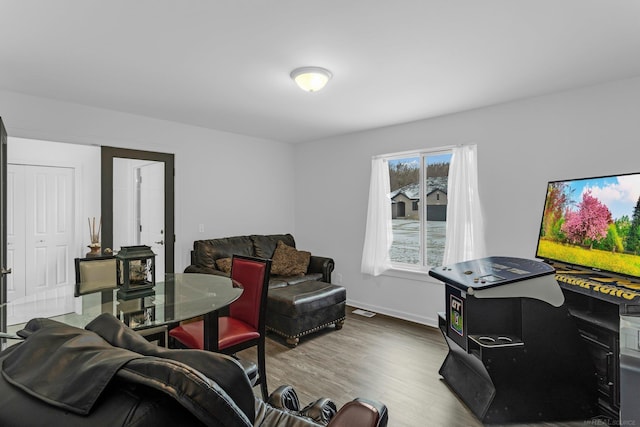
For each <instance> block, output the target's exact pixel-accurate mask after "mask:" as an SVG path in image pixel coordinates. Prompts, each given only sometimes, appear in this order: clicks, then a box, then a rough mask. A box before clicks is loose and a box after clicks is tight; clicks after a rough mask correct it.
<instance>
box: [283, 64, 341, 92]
mask: <svg viewBox="0 0 640 427" xmlns="http://www.w3.org/2000/svg"><path fill="white" fill-rule="evenodd" d="M331 76H332V74H331V71H329V70H327V69H325V68H321V67H302V68H296V69H295V70H293V71H292V72H291V78H292V79H293V80H294V81H295V82H296V84H297V85H298V86H299V87H300V89H302V90H304V91H307V92H317V91H319V90H320V89H322V88H323V87H324V86H325V85H326V84H327V82H328V81H329V79H330V78H331Z"/></svg>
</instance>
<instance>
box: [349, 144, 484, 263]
mask: <svg viewBox="0 0 640 427" xmlns="http://www.w3.org/2000/svg"><path fill="white" fill-rule="evenodd" d="M477 163H478V162H477V146H476V145H458V146H455V147H451V148H442V149H440V150H423V151H417V152H411V153H396V154H389V155H382V156H374V157H373V158H372V159H371V181H370V183H369V203H368V208H367V218H366V229H365V236H364V245H363V248H362V265H361V271H362V273H364V274H370V275H372V276H378V275H380V274H382V273H384V272H385V271H386V270H389V269H391V268H396V269H406V270H415V271H425V270H426V269H427V268H428V267H435V266H439V265H449V264H454V263H456V262H460V261H467V260H471V259H476V258H481V257H483V256H485V255H484V254H485V253H486V249H485V244H484V226H483V219H482V209H481V206H480V196H479V194H478V165H477ZM392 182H393V183H392ZM409 202H411V203H409ZM408 209H410V210H408Z"/></svg>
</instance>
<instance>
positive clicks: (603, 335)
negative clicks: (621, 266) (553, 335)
mask: <svg viewBox="0 0 640 427" xmlns="http://www.w3.org/2000/svg"><path fill="white" fill-rule="evenodd" d="M554 267H555V268H556V275H555V277H556V280H557V281H558V284H559V285H560V288H561V289H562V291H563V293H564V295H565V298H566V301H565V304H566V305H567V307H568V309H569V313H570V314H571V316H572V317H573V318H574V319H575V321H576V325H577V327H578V332H579V334H580V336H581V337H582V339H583V341H584V342H585V343H586V345H587V348H588V350H589V354H590V355H591V357H592V359H593V362H594V366H595V368H596V371H597V372H596V375H597V382H598V408H599V411H600V412H601V413H602V414H603V415H605V416H607V417H608V418H611V419H613V420H620V422H622V421H623V420H634V419H640V409H637V408H638V407H639V406H640V404H639V402H640V399H638V397H637V392H636V389H637V386H638V385H637V384H638V383H639V382H640V374H638V367H640V346H639V345H638V339H639V334H640V283H638V282H634V281H631V280H629V279H628V278H625V277H622V276H615V275H610V274H605V273H603V272H594V271H590V270H580V269H574V268H567V267H566V266H564V265H562V264H554Z"/></svg>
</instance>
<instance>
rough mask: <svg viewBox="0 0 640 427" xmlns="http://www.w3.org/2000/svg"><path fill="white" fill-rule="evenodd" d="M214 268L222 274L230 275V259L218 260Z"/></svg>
mask: <svg viewBox="0 0 640 427" xmlns="http://www.w3.org/2000/svg"><path fill="white" fill-rule="evenodd" d="M216 267H218V270H220V271H222V272H224V273H231V258H218V259H217V260H216Z"/></svg>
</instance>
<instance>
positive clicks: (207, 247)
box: [193, 236, 253, 269]
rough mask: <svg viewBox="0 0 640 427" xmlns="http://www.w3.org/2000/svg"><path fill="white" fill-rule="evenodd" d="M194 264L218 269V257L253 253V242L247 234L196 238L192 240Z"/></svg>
mask: <svg viewBox="0 0 640 427" xmlns="http://www.w3.org/2000/svg"><path fill="white" fill-rule="evenodd" d="M193 250H194V252H195V261H196V265H200V266H204V267H208V268H214V269H218V268H217V266H216V260H217V259H218V258H231V257H232V256H233V255H246V256H252V255H253V242H252V240H251V238H250V237H249V236H236V237H224V238H220V239H210V240H196V241H195V242H193Z"/></svg>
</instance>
